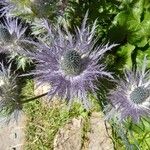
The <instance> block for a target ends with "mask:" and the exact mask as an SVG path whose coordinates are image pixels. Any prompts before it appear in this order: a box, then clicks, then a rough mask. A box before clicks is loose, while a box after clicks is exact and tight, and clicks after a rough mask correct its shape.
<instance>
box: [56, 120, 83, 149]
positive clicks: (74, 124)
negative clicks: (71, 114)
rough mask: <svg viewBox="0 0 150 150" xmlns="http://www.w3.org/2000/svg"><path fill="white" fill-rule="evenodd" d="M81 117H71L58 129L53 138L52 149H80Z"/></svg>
mask: <svg viewBox="0 0 150 150" xmlns="http://www.w3.org/2000/svg"><path fill="white" fill-rule="evenodd" d="M82 127H83V126H82V119H81V118H79V119H75V118H73V119H72V120H71V122H69V123H68V124H66V125H65V126H64V127H63V128H62V129H60V130H59V131H58V133H57V135H56V137H55V139H54V150H81V146H82Z"/></svg>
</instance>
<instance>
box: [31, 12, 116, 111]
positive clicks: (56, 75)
mask: <svg viewBox="0 0 150 150" xmlns="http://www.w3.org/2000/svg"><path fill="white" fill-rule="evenodd" d="M86 20H87V14H86V17H85V19H84V21H83V23H82V27H81V29H79V28H77V30H76V34H75V35H72V34H71V33H70V32H69V31H68V30H67V29H64V30H65V32H62V31H61V30H60V28H59V27H58V28H57V32H56V33H55V34H53V32H52V30H51V29H50V27H49V26H48V25H46V27H47V29H48V33H49V36H51V39H50V40H51V42H50V43H51V44H50V46H48V45H47V44H45V45H44V44H43V45H41V44H38V49H39V50H38V52H37V53H34V54H32V56H33V59H35V60H36V61H37V67H36V70H35V71H34V72H33V74H35V75H36V77H37V80H38V82H40V83H41V84H43V83H45V82H46V83H49V84H50V85H51V88H50V89H49V92H48V95H49V97H50V98H51V97H53V96H54V95H58V96H59V97H61V98H64V99H67V100H68V102H70V103H71V102H72V101H73V100H74V99H75V98H78V99H79V100H80V101H81V102H82V103H83V104H84V106H85V107H86V108H88V107H89V101H88V92H89V91H92V92H93V94H95V95H96V93H95V89H96V84H94V81H96V80H97V79H98V78H99V77H104V76H105V77H110V78H112V76H111V73H109V72H107V71H106V69H105V67H106V66H105V65H104V64H102V63H100V64H99V63H98V62H99V60H100V59H101V58H102V56H103V55H104V53H105V52H106V51H108V50H110V49H111V48H112V47H114V46H115V45H111V46H108V44H107V45H105V46H97V47H95V48H94V45H95V40H94V35H95V28H96V22H95V23H94V25H93V27H92V29H91V30H90V28H89V26H87V25H86Z"/></svg>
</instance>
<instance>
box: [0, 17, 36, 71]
mask: <svg viewBox="0 0 150 150" xmlns="http://www.w3.org/2000/svg"><path fill="white" fill-rule="evenodd" d="M25 31H26V27H23V26H22V23H21V22H20V23H19V21H18V19H14V18H7V19H6V20H5V23H4V24H1V25H0V53H6V54H8V55H9V58H10V60H12V59H14V58H21V59H20V60H19V61H20V62H22V61H24V60H26V61H27V62H30V60H29V59H28V58H27V57H26V53H25V52H26V51H28V50H31V49H32V48H33V47H32V46H31V45H30V44H29V43H28V40H29V39H27V37H26V36H25ZM19 61H18V64H19V63H20V62H19ZM24 65H25V64H23V63H22V65H20V67H22V68H23V66H24Z"/></svg>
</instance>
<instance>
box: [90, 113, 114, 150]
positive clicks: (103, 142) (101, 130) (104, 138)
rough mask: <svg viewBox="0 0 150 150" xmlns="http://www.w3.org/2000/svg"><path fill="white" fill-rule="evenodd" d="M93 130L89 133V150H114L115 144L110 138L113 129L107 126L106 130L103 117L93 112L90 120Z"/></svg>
mask: <svg viewBox="0 0 150 150" xmlns="http://www.w3.org/2000/svg"><path fill="white" fill-rule="evenodd" d="M90 126H91V130H90V133H89V135H88V136H89V147H88V150H114V147H113V142H112V140H111V138H110V136H109V134H110V133H111V127H110V126H109V125H108V124H107V127H108V129H107V130H108V131H109V132H110V133H108V132H107V130H106V126H105V122H104V119H103V115H102V114H101V113H100V112H99V113H98V112H93V113H92V115H91V118H90Z"/></svg>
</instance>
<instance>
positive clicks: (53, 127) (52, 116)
mask: <svg viewBox="0 0 150 150" xmlns="http://www.w3.org/2000/svg"><path fill="white" fill-rule="evenodd" d="M22 94H23V95H25V96H28V97H32V96H34V94H33V81H32V80H27V82H26V86H25V87H24V88H23V90H22ZM24 112H25V113H26V115H27V118H28V119H27V125H26V143H25V149H26V150H37V149H38V150H51V149H53V140H54V137H55V135H56V133H57V131H58V129H59V128H60V127H62V126H63V125H64V124H65V123H66V122H68V121H70V120H71V119H72V118H73V117H78V116H82V117H83V118H87V116H88V112H87V111H86V110H85V109H83V107H81V105H80V104H77V103H75V104H74V105H73V106H72V107H71V108H70V110H68V109H67V107H66V105H65V104H61V105H59V106H58V105H57V107H53V106H51V107H47V106H46V105H43V104H42V103H41V100H36V101H32V102H29V103H27V104H25V106H24Z"/></svg>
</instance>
